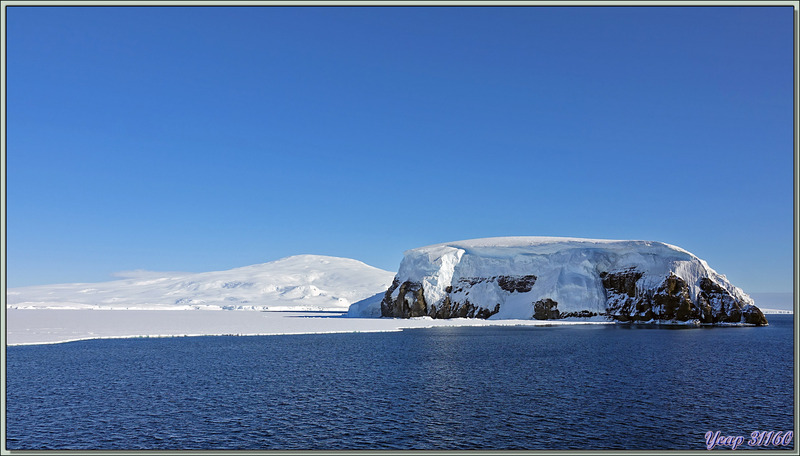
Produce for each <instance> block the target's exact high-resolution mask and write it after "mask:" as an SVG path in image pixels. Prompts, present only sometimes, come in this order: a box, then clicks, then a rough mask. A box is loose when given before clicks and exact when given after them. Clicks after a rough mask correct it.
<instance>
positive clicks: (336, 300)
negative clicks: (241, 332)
mask: <svg viewBox="0 0 800 456" xmlns="http://www.w3.org/2000/svg"><path fill="white" fill-rule="evenodd" d="M120 275H122V276H123V277H125V278H124V279H122V280H114V281H109V282H101V283H83V284H81V283H71V284H59V285H41V286H31V287H21V288H9V289H8V292H7V307H8V308H16V309H128V310H195V309H198V310H271V311H279V310H295V311H300V310H338V311H345V310H347V308H348V307H349V306H350V304H352V303H353V302H356V301H359V300H361V299H364V298H366V297H368V296H372V295H374V294H375V293H376V292H378V291H380V290H382V289H384V290H385V289H386V288H387V287H388V286H389V285H390V284H391V281H392V273H391V272H389V271H384V270H382V269H378V268H375V267H372V266H369V265H367V264H364V263H362V262H360V261H357V260H352V259H348V258H337V257H329V256H321V255H297V256H291V257H287V258H282V259H280V260H276V261H272V262H269V263H263V264H257V265H252V266H245V267H241V268H236V269H230V270H227V271H215V272H203V273H180V272H172V273H158V272H149V271H133V272H129V273H121V274H120Z"/></svg>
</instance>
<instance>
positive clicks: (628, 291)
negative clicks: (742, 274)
mask: <svg viewBox="0 0 800 456" xmlns="http://www.w3.org/2000/svg"><path fill="white" fill-rule="evenodd" d="M600 276H601V278H602V280H603V286H604V287H605V289H606V293H607V302H606V307H607V310H608V314H609V315H610V316H612V317H613V318H615V319H617V320H619V321H650V320H664V321H689V320H699V321H700V322H702V323H740V322H744V323H751V324H755V325H766V324H768V323H767V319H766V318H765V317H764V314H763V313H761V311H760V310H759V309H758V308H757V307H755V306H751V305H747V304H743V303H742V302H740V301H739V300H737V299H736V298H735V297H734V296H733V295H731V294H730V293H729V292H728V291H727V290H725V289H724V288H722V287H721V286H719V285H717V284H716V283H714V282H713V281H712V280H711V279H709V278H702V279H700V283H699V287H700V293H698V296H697V297H696V299H695V300H692V298H691V294H690V291H689V285H688V284H687V283H686V282H685V281H684V280H683V279H681V278H680V277H678V276H676V275H674V274H672V273H670V275H669V276H667V277H666V278H665V279H664V281H663V282H662V283H661V285H659V286H658V287H657V288H656V289H655V290H644V291H643V292H640V293H637V291H636V282H637V281H638V280H639V279H640V278H641V277H642V274H641V273H639V272H636V270H635V269H633V268H630V269H626V270H624V271H617V272H612V273H604V274H601V275H600Z"/></svg>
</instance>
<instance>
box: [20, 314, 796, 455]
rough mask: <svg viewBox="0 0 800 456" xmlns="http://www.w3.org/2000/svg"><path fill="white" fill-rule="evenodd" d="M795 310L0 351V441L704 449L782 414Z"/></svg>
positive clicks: (770, 425)
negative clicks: (644, 323)
mask: <svg viewBox="0 0 800 456" xmlns="http://www.w3.org/2000/svg"><path fill="white" fill-rule="evenodd" d="M792 321H793V320H792V316H791V315H789V316H785V315H771V316H770V323H771V324H770V326H768V327H763V328H700V329H698V328H691V329H667V328H663V327H662V328H641V327H640V328H629V327H625V326H619V325H611V326H569V327H538V328H535V327H534V328H532V327H527V328H525V327H516V328H515V327H473V328H431V329H415V330H407V331H403V332H396V333H369V334H328V335H295V336H257V337H188V338H171V339H119V340H94V341H82V342H72V343H66V344H58V345H40V346H22V347H9V348H8V349H7V373H8V377H7V392H6V394H7V400H8V408H7V413H8V415H7V438H8V448H9V449H705V440H704V435H705V433H706V432H707V431H709V430H720V431H722V433H723V434H727V435H743V436H748V437H749V435H750V433H751V432H752V431H754V430H784V431H785V430H790V429H792V428H793V425H794V421H793V420H794V415H793V401H794V390H793V378H792V363H793V346H792V344H793V337H792V324H793V323H792ZM789 448H792V447H791V446H790V447H789Z"/></svg>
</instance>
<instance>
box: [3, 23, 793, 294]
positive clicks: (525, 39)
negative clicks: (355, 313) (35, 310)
mask: <svg viewBox="0 0 800 456" xmlns="http://www.w3.org/2000/svg"><path fill="white" fill-rule="evenodd" d="M7 12H8V23H7V37H8V54H7V77H8V86H7V87H8V98H7V113H8V137H7V147H8V148H7V164H8V167H7V179H8V180H7V201H8V206H7V224H8V225H7V227H8V253H7V255H8V256H7V262H8V271H7V272H8V285H9V286H10V287H17V286H26V285H34V284H45V283H60V282H96V281H104V280H111V279H112V276H111V274H112V273H114V272H116V271H123V270H132V269H147V270H156V271H158V270H172V271H175V270H179V271H210V270H222V269H228V268H233V267H238V266H245V265H250V264H255V263H263V262H267V261H272V260H275V259H278V258H281V257H285V256H289V255H295V254H302V253H314V254H322V255H333V256H342V257H349V258H355V259H358V260H361V261H364V262H366V263H368V264H371V265H373V266H377V267H380V268H384V269H387V270H392V271H395V270H397V266H398V265H399V263H400V260H401V259H402V253H403V251H404V250H406V249H409V248H414V247H419V246H423V245H428V244H433V243H438V242H445V241H453V240H460V239H469V238H476V237H489V236H507V235H550V236H577V237H590V238H607V239H646V240H658V241H664V242H668V243H671V244H675V245H678V246H681V247H683V248H685V249H687V250H689V251H691V252H693V253H695V254H696V255H698V256H700V257H701V258H704V259H706V260H707V261H708V262H709V264H710V265H711V267H713V268H715V269H716V270H717V271H718V272H720V273H723V274H726V275H727V276H728V278H729V279H731V281H732V282H733V283H734V284H736V285H738V286H740V287H742V288H743V289H744V290H745V291H747V292H764V291H776V292H785V291H791V288H792V218H793V214H792V182H793V173H792V157H793V149H792V147H793V146H792V134H793V106H792V78H793V61H792V41H793V36H792V33H793V31H792V27H793V23H792V8H791V7H724V8H723V7H687V8H678V7H665V8H659V7H640V8H634V7H591V8H589V7H571V8H568V7H561V8H545V7H506V8H503V7H494V8H488V7H478V8H456V7H443V8H433V7H414V8H411V7H400V8H389V7H380V8H378V7H359V8H348V7H328V8H318V7H309V8H300V7H292V8H287V7H261V8H242V7H230V8H210V7H202V8H201V7H195V8H185V7H156V8H145V7H133V8H122V7H86V8H79V7H51V8H47V7H9V8H8V9H7Z"/></svg>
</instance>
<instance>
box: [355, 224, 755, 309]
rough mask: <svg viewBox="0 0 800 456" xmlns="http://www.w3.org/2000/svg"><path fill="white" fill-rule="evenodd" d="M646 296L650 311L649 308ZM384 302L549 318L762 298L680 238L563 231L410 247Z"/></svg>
mask: <svg viewBox="0 0 800 456" xmlns="http://www.w3.org/2000/svg"><path fill="white" fill-rule="evenodd" d="M374 302H375V300H372V301H371V305H367V303H358V305H357V306H355V307H354V308H353V309H352V310H351V313H352V312H355V311H358V312H359V313H363V314H364V315H374V314H375V312H376V308H375V306H376V304H375V303H374ZM643 303H644V304H647V306H649V307H647V310H650V311H651V312H650V313H647V312H646V310H641V312H640V310H639V307H640V306H642V304H643ZM379 305H380V306H381V314H382V315H384V316H395V317H397V316H419V315H430V316H434V317H438V318H451V317H454V316H455V317H463V316H468V317H473V316H474V317H482V318H487V317H489V318H492V319H509V318H510V319H515V318H517V319H518V318H521V319H530V318H534V314H535V313H536V306H537V305H538V306H539V311H540V312H539V313H540V314H541V315H542V316H543V317H542V318H545V319H550V318H561V317H563V316H564V315H567V316H576V314H580V313H582V314H583V315H588V314H606V315H609V316H614V317H619V318H618V319H620V320H623V321H627V320H626V319H625V318H623V317H630V318H629V320H635V321H643V320H645V321H646V320H648V319H653V318H655V319H658V315H665V314H668V315H672V314H674V313H675V309H674V308H673V306H678V307H679V306H682V305H686V306H689V307H690V308H689V309H688V310H686V312H689V313H691V312H694V313H695V314H697V311H699V312H700V313H703V312H704V309H705V315H707V316H708V317H707V318H708V319H712V317H711V314H712V313H713V315H714V316H713V320H714V322H716V321H718V320H717V318H718V317H717V316H718V315H721V314H725V318H728V319H735V318H734V317H735V316H736V315H737V314H736V313H732V312H734V311H735V312H739V314H742V313H743V312H745V311H747V312H749V311H750V310H752V307H754V306H753V300H752V299H751V298H750V297H749V296H747V295H746V294H745V293H744V292H743V291H742V290H741V289H739V288H737V287H735V286H733V285H732V284H731V283H730V282H728V280H727V279H726V278H725V276H723V275H721V274H718V273H717V272H716V271H714V270H713V269H711V268H710V267H709V266H708V264H707V263H706V262H705V261H703V260H701V259H699V258H697V257H696V256H694V255H692V254H691V253H689V252H687V251H686V250H683V249H681V248H679V247H675V246H672V245H669V244H665V243H662V242H652V241H614V240H601V239H579V238H557V237H500V238H485V239H473V240H466V241H458V242H448V243H443V244H436V245H431V246H427V247H421V248H417V249H412V250H408V251H406V252H405V256H404V258H403V261H402V263H401V264H400V269H399V271H398V273H397V275H396V277H395V281H394V282H393V285H392V287H390V288H389V290H388V292H387V295H386V296H385V297H384V299H383V300H382V302H381V303H380V304H379ZM692 306H694V307H692ZM726 306H727V307H726ZM732 307H736V309H733V310H731V308H732ZM551 309H552V310H551ZM555 309H557V310H558V312H555ZM698 309H699V310H698ZM756 310H757V309H756ZM557 315H561V317H560V316H557ZM651 315H656V317H651ZM692 315H694V314H692ZM645 317H647V318H645ZM536 318H539V316H537V317H536ZM697 318H700V317H697ZM703 318H704V319H705V318H706V317H703ZM742 318H744V317H742ZM677 319H679V320H681V319H682V318H681V317H680V315H679V317H678V318H677ZM719 321H721V320H719ZM726 321H727V320H726Z"/></svg>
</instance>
